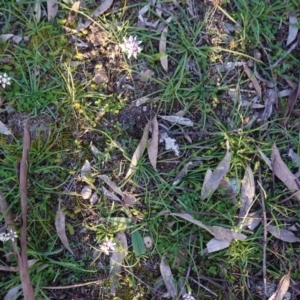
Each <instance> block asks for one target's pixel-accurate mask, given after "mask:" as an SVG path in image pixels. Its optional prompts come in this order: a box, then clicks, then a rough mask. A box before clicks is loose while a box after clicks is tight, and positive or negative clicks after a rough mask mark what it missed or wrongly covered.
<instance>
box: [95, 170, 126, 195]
mask: <svg viewBox="0 0 300 300" xmlns="http://www.w3.org/2000/svg"><path fill="white" fill-rule="evenodd" d="M97 177H99V178H100V179H102V180H103V181H104V182H105V183H106V184H107V185H108V186H109V187H110V188H111V189H112V190H113V191H114V192H115V193H117V194H119V195H120V196H121V197H123V192H122V191H121V189H120V188H119V187H118V186H117V185H116V184H115V183H114V182H112V181H111V180H110V179H109V178H108V177H107V176H106V175H98V176H97Z"/></svg>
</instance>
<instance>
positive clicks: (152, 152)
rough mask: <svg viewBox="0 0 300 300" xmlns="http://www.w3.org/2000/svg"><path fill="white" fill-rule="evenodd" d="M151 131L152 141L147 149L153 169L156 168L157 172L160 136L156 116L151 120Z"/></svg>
mask: <svg viewBox="0 0 300 300" xmlns="http://www.w3.org/2000/svg"><path fill="white" fill-rule="evenodd" d="M149 130H150V132H151V140H150V142H149V146H148V148H147V151H148V157H149V160H150V163H151V165H152V167H153V168H154V170H156V164H157V154H158V135H159V131H158V122H157V117H156V115H155V116H154V117H153V119H152V120H151V123H150V127H149Z"/></svg>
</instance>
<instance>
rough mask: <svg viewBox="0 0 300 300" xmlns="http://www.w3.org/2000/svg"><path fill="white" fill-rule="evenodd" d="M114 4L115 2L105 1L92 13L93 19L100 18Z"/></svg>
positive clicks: (111, 0)
mask: <svg viewBox="0 0 300 300" xmlns="http://www.w3.org/2000/svg"><path fill="white" fill-rule="evenodd" d="M112 4H113V0H104V1H103V2H102V3H101V5H99V6H98V7H97V9H96V10H95V11H94V12H93V13H92V17H98V16H100V15H102V14H103V13H104V12H106V11H107V10H108V9H109V8H110V7H111V5H112Z"/></svg>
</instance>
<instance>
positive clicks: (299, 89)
mask: <svg viewBox="0 0 300 300" xmlns="http://www.w3.org/2000/svg"><path fill="white" fill-rule="evenodd" d="M299 95H300V76H299V81H298V84H297V87H296V88H295V89H294V90H293V92H292V93H291V94H290V95H289V100H288V104H287V108H286V110H285V112H284V116H283V120H282V122H281V124H282V125H283V126H286V124H287V122H288V120H289V118H290V116H291V113H292V112H293V108H294V106H295V103H296V101H297V99H298V97H299Z"/></svg>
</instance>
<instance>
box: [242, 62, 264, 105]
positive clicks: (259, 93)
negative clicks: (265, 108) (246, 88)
mask: <svg viewBox="0 0 300 300" xmlns="http://www.w3.org/2000/svg"><path fill="white" fill-rule="evenodd" d="M243 67H244V71H245V73H246V74H247V76H248V77H249V79H250V80H251V81H252V83H253V86H254V88H255V90H256V93H257V95H258V96H259V98H260V99H261V88H260V85H259V83H258V81H257V79H256V77H255V76H254V74H253V73H252V71H251V70H250V69H249V67H248V66H247V65H246V64H244V65H243Z"/></svg>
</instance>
